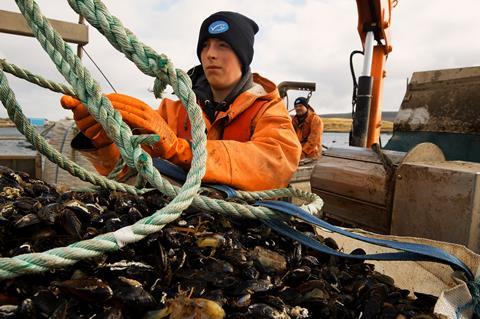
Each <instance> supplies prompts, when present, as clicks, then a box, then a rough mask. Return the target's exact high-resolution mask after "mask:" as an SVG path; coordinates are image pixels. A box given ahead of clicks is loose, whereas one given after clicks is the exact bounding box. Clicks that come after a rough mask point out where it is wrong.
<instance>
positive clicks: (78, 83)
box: [0, 0, 206, 278]
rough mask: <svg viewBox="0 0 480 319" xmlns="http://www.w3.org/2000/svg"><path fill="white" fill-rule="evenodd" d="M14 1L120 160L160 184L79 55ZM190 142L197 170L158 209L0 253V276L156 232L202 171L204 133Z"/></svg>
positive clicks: (67, 261) (26, 4) (60, 263)
mask: <svg viewBox="0 0 480 319" xmlns="http://www.w3.org/2000/svg"><path fill="white" fill-rule="evenodd" d="M17 5H18V7H19V8H20V11H21V12H22V14H23V15H24V17H25V18H26V20H27V22H28V24H29V26H30V28H31V29H32V31H33V33H34V35H35V37H36V38H37V39H38V40H39V42H40V44H41V45H42V47H43V48H44V50H45V51H46V52H47V53H48V54H49V56H50V57H51V59H52V60H53V62H54V63H55V65H56V67H57V69H58V70H59V71H60V73H62V74H63V76H64V77H65V79H66V80H67V81H68V82H69V83H70V85H72V87H73V88H74V91H75V93H76V95H77V96H78V97H79V98H80V100H81V101H82V103H84V104H85V105H86V106H87V108H88V110H89V112H90V114H92V116H94V118H95V119H96V120H97V121H99V122H100V123H101V124H102V126H103V127H104V128H105V129H106V132H107V134H108V135H109V137H110V138H112V140H114V141H115V142H116V143H117V145H118V146H120V148H121V153H122V156H123V158H124V159H126V162H127V163H129V164H132V166H134V167H135V168H136V169H137V171H138V172H139V173H140V174H143V176H145V177H146V179H147V180H148V181H149V182H150V183H151V185H154V186H155V187H157V188H161V186H162V183H161V181H162V180H163V179H162V178H161V176H160V173H158V171H157V170H156V169H155V168H154V167H153V165H152V160H151V158H150V156H149V155H148V154H147V153H146V152H145V151H143V149H142V148H141V147H140V146H139V145H138V144H137V143H136V141H135V140H134V139H131V136H133V135H132V132H131V130H130V128H129V127H128V126H127V125H126V124H125V123H123V122H122V120H121V116H120V115H119V113H118V112H116V111H115V110H114V109H113V108H112V106H111V104H110V101H109V100H108V99H107V98H106V97H104V96H102V95H101V93H100V90H99V87H98V85H97V84H96V82H95V81H94V80H93V79H92V78H91V76H90V74H89V73H88V71H87V70H86V69H85V68H83V67H82V66H81V64H80V60H79V59H78V57H76V56H75V55H74V54H73V52H72V50H71V49H70V47H69V46H68V45H67V44H66V43H65V42H64V41H63V40H62V39H61V37H60V36H59V35H58V34H57V33H56V32H55V31H54V29H53V28H52V27H51V25H50V24H49V22H48V20H47V19H46V18H45V17H44V16H43V15H42V14H41V12H40V10H39V8H38V6H37V5H36V3H35V2H34V1H20V0H19V1H17ZM2 74H3V72H2ZM182 80H183V81H184V80H185V78H183V77H182ZM187 81H188V77H187ZM187 93H188V92H187ZM183 96H185V94H184V95H183ZM187 99H188V100H189V102H190V103H188V104H186V105H187V112H189V116H191V117H192V114H193V115H194V116H193V117H195V116H196V119H195V118H191V119H190V120H191V121H192V124H193V123H195V125H196V127H197V128H200V129H202V128H203V130H204V129H205V128H204V122H203V119H202V118H201V117H200V121H199V120H198V119H199V117H198V114H199V108H198V107H197V106H196V104H195V103H194V102H193V103H192V101H194V100H193V99H192V98H191V95H190V94H188V95H187ZM189 106H190V108H189ZM192 107H193V108H197V110H195V109H193V110H192ZM192 126H193V125H192ZM203 130H202V131H203ZM193 144H194V146H195V147H193V154H194V160H193V163H192V167H194V166H196V167H197V169H196V170H191V171H190V172H189V174H188V175H187V181H186V182H185V184H184V185H183V187H182V188H181V189H180V192H179V194H178V196H176V197H175V198H174V199H173V200H172V201H171V202H170V203H169V204H168V205H167V206H165V207H164V208H162V209H161V210H160V211H157V212H156V213H155V214H153V215H152V216H149V217H148V218H144V219H142V220H140V221H139V222H137V223H135V224H134V225H131V226H128V227H125V228H122V229H120V230H118V231H116V232H114V233H108V234H104V235H101V236H97V237H96V238H93V239H91V240H87V241H81V242H78V243H75V244H73V245H70V246H68V247H63V248H55V249H52V250H49V251H46V252H43V253H36V254H25V255H19V256H15V257H13V258H1V259H0V270H1V273H0V278H12V277H15V276H18V275H20V274H25V273H36V272H40V271H45V270H47V269H50V268H55V267H65V266H67V265H71V264H73V263H75V262H76V261H78V260H80V259H84V258H91V257H93V256H97V255H101V254H103V253H104V252H107V251H112V250H117V249H119V248H121V247H122V246H123V245H125V244H126V243H130V242H135V241H138V240H141V239H142V238H144V237H145V236H147V235H149V234H152V233H154V232H157V231H158V230H159V229H161V228H162V227H163V226H164V225H165V224H167V223H169V222H171V221H173V220H175V219H176V218H177V217H178V216H179V215H180V214H181V212H182V211H183V210H184V209H185V208H187V207H188V206H189V205H190V203H191V201H192V198H193V196H195V194H196V192H197V191H198V189H199V187H200V183H201V179H202V177H203V175H204V173H205V168H204V167H205V160H206V154H205V144H206V137H205V135H203V136H202V135H201V134H197V135H196V136H194V137H193ZM122 147H123V149H122ZM152 224H153V225H152Z"/></svg>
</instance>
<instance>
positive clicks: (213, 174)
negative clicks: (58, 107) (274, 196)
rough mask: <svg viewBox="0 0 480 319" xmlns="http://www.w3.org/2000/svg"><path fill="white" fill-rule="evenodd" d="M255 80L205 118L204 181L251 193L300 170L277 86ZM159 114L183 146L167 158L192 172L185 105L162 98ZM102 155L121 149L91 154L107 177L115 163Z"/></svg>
mask: <svg viewBox="0 0 480 319" xmlns="http://www.w3.org/2000/svg"><path fill="white" fill-rule="evenodd" d="M253 81H254V85H253V87H251V88H250V89H249V90H247V91H245V92H243V93H241V94H240V95H239V96H238V97H237V98H236V99H235V100H234V101H233V103H232V104H231V105H230V107H229V109H228V110H227V111H225V112H219V114H218V115H217V117H216V119H215V121H214V122H213V123H210V121H209V120H208V118H207V117H206V116H205V114H204V121H205V124H206V128H207V139H208V141H207V163H206V166H207V167H206V173H205V176H204V178H203V181H204V182H206V183H216V184H225V185H229V186H232V187H234V188H237V189H241V190H249V191H255V190H266V189H273V188H280V187H286V186H287V185H288V182H289V180H290V178H291V177H292V175H293V173H294V172H295V171H296V169H297V167H298V162H299V159H300V155H301V146H300V143H299V141H298V139H297V137H296V136H295V131H294V129H293V126H292V122H291V119H290V116H289V115H288V112H287V110H286V108H285V105H284V103H283V101H282V100H281V98H280V96H279V93H278V90H277V88H276V86H275V84H273V83H272V82H270V81H269V80H267V79H265V78H262V77H261V76H260V75H258V74H254V75H253ZM157 112H159V114H160V115H161V116H162V118H163V119H165V121H166V122H167V124H168V126H169V127H170V128H171V129H172V130H173V131H174V132H175V134H176V135H177V137H178V138H179V141H180V142H182V143H181V144H183V145H185V147H182V148H181V150H180V152H178V151H177V153H176V154H175V155H174V156H173V157H171V158H169V160H170V161H171V162H173V163H174V164H177V165H180V166H182V167H184V168H185V169H188V168H189V167H190V163H191V160H192V151H191V149H190V147H188V143H184V141H185V140H186V141H191V131H190V122H189V120H188V118H187V115H186V111H185V109H184V107H183V105H182V103H181V102H180V101H173V100H170V99H167V98H164V99H163V100H162V103H161V104H160V107H159V108H158V110H157ZM182 139H183V141H182ZM102 152H116V153H117V154H118V150H117V149H116V146H115V145H113V144H111V145H109V146H107V147H106V148H105V149H104V150H102V149H100V150H97V151H94V152H90V154H88V155H87V156H88V157H89V158H90V160H91V161H92V163H93V164H94V165H95V167H96V168H97V170H98V171H99V172H100V173H102V174H104V175H105V174H107V173H108V172H109V171H110V170H111V169H112V168H113V165H114V163H111V161H110V162H108V163H106V162H102V161H101V153H102ZM87 153H88V152H87ZM117 156H119V155H117Z"/></svg>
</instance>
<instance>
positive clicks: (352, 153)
mask: <svg viewBox="0 0 480 319" xmlns="http://www.w3.org/2000/svg"><path fill="white" fill-rule="evenodd" d="M382 151H383V153H384V154H385V155H386V156H387V157H388V158H390V159H391V160H392V162H393V164H394V165H398V164H400V162H401V161H402V159H403V157H404V156H405V154H406V153H405V152H397V151H390V150H382ZM323 156H329V157H337V158H348V159H353V160H356V161H364V162H369V163H381V160H380V158H379V156H378V154H376V153H375V152H374V151H373V150H371V149H368V148H364V147H354V146H349V147H330V148H329V149H328V150H325V151H324V152H323Z"/></svg>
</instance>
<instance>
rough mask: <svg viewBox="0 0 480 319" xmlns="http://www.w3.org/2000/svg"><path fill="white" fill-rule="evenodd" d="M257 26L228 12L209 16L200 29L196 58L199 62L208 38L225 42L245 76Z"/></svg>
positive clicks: (250, 61) (251, 54) (241, 16)
mask: <svg viewBox="0 0 480 319" xmlns="http://www.w3.org/2000/svg"><path fill="white" fill-rule="evenodd" d="M257 32H258V25H257V24H256V23H255V21H253V20H252V19H250V18H247V17H246V16H244V15H242V14H240V13H237V12H230V11H220V12H217V13H214V14H212V15H211V16H209V17H208V18H207V19H205V21H203V23H202V26H201V27H200V33H199V35H198V43H197V56H198V59H199V60H200V62H201V61H202V59H201V58H200V54H201V52H202V48H203V43H204V42H205V41H206V40H207V39H208V38H216V39H220V40H223V41H225V42H227V43H228V44H229V45H230V46H231V47H232V49H233V51H234V52H235V54H236V55H237V57H238V59H239V60H240V63H241V64H242V73H243V74H245V73H246V72H247V70H248V69H249V67H250V63H252V59H253V42H254V36H255V34H256V33H257Z"/></svg>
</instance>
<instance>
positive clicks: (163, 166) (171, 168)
mask: <svg viewBox="0 0 480 319" xmlns="http://www.w3.org/2000/svg"><path fill="white" fill-rule="evenodd" d="M153 166H154V167H155V168H156V169H158V170H159V171H160V173H162V175H165V176H168V177H170V178H172V179H174V180H175V181H177V182H179V183H185V181H186V180H187V173H186V172H185V171H184V170H183V168H181V167H180V166H178V165H175V164H173V163H171V162H169V161H167V160H165V159H163V158H158V157H157V158H154V159H153ZM203 186H205V187H211V188H213V189H216V190H217V191H220V192H222V193H223V194H224V195H225V197H226V198H233V197H237V192H236V191H235V189H234V188H232V187H230V186H227V185H220V184H204V185H203Z"/></svg>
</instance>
